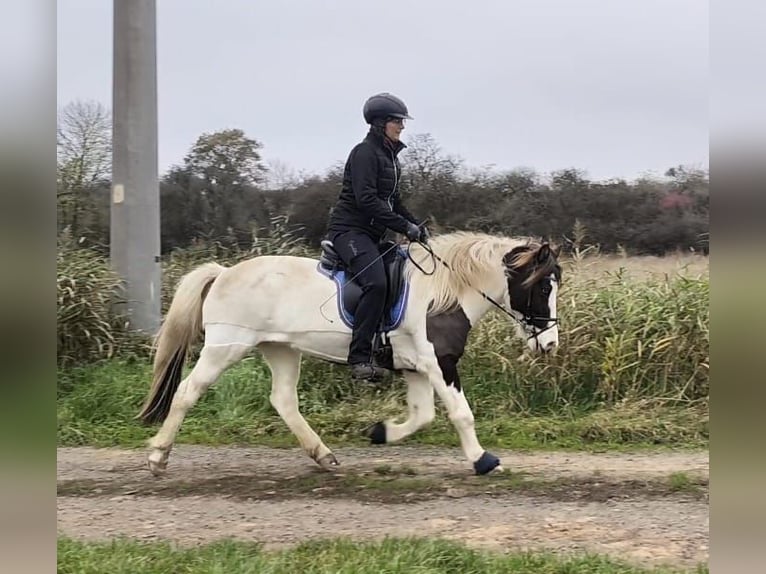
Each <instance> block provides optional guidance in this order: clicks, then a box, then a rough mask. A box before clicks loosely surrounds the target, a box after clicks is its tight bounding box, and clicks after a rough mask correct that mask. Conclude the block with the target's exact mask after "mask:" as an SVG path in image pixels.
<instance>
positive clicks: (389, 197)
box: [370, 152, 399, 225]
mask: <svg viewBox="0 0 766 574" xmlns="http://www.w3.org/2000/svg"><path fill="white" fill-rule="evenodd" d="M391 161H392V162H393V164H394V191H392V192H391V193H390V194H389V195H388V199H386V203H388V207H389V209H391V211H393V210H394V204H393V203H392V202H391V198H392V197H394V194H395V193H396V186H397V185H398V184H399V173H398V172H397V171H396V158H395V157H394V152H391ZM374 223H375V218H374V217H371V218H370V225H373V224H374Z"/></svg>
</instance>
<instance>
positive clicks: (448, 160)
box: [402, 134, 461, 194]
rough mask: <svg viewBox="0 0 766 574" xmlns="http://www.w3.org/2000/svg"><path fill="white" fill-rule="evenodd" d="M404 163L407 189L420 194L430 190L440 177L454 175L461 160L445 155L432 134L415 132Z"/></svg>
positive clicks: (409, 143) (409, 141)
mask: <svg viewBox="0 0 766 574" xmlns="http://www.w3.org/2000/svg"><path fill="white" fill-rule="evenodd" d="M402 164H403V167H404V172H405V174H404V177H405V184H406V185H405V187H406V188H407V191H409V192H410V193H413V194H419V193H426V192H427V191H429V190H430V189H431V188H432V187H433V185H434V182H435V179H436V178H438V177H441V178H442V179H444V178H446V179H449V178H452V177H454V176H455V174H456V173H457V171H458V169H459V168H460V165H461V162H460V160H458V159H457V158H454V157H452V156H447V155H444V154H443V153H442V149H441V147H440V146H439V144H437V143H436V140H435V139H434V138H433V137H432V136H431V134H413V135H412V137H411V138H409V139H408V141H407V149H406V150H405V151H404V152H403V153H402Z"/></svg>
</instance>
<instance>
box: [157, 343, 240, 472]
mask: <svg viewBox="0 0 766 574" xmlns="http://www.w3.org/2000/svg"><path fill="white" fill-rule="evenodd" d="M251 349H252V347H251V346H249V345H240V344H231V345H216V346H212V347H211V346H205V347H203V348H202V351H201V352H200V357H199V360H198V361H197V364H196V365H195V366H194V368H193V369H192V371H191V373H189V376H188V377H186V378H185V379H184V380H183V381H181V383H180V384H179V385H178V389H177V390H176V392H175V395H174V396H173V403H172V404H171V406H170V411H169V412H168V416H167V417H166V418H165V421H164V422H163V424H162V427H160V430H159V431H157V434H155V435H154V436H153V437H152V438H151V439H150V440H149V448H150V449H151V451H150V452H149V470H151V471H152V473H153V474H155V475H159V474H162V473H163V472H164V471H165V468H166V467H167V463H168V456H169V455H170V451H171V449H172V448H173V442H174V441H175V438H176V434H177V433H178V429H179V428H181V424H182V423H183V420H184V418H185V417H186V413H187V412H189V409H191V408H192V407H193V406H194V404H195V403H196V402H197V401H198V400H199V398H200V396H202V394H203V393H204V392H205V391H206V390H207V389H208V388H209V387H210V386H211V385H212V384H213V383H215V382H216V381H217V380H218V378H219V377H220V376H221V374H222V373H223V372H224V371H225V370H226V369H228V368H229V367H230V366H232V365H233V364H234V363H236V362H238V361H240V360H241V359H242V358H243V357H245V355H247V353H248V352H249V351H250V350H251Z"/></svg>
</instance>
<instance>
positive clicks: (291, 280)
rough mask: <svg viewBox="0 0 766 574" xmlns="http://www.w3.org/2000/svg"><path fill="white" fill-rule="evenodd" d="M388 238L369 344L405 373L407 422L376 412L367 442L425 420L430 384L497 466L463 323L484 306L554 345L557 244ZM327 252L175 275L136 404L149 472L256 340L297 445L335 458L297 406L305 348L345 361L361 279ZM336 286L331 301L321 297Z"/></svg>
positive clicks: (471, 447) (533, 348) (529, 347)
mask: <svg viewBox="0 0 766 574" xmlns="http://www.w3.org/2000/svg"><path fill="white" fill-rule="evenodd" d="M392 245H393V247H394V248H395V250H396V251H395V253H394V254H393V257H389V258H388V261H389V264H388V269H389V279H390V284H391V289H390V293H389V298H388V301H387V307H386V309H387V311H386V313H385V314H384V319H385V320H384V321H382V322H381V327H380V329H379V337H380V340H381V341H382V340H383V339H385V340H386V341H385V344H383V343H381V342H380V341H378V337H376V345H377V346H376V349H378V350H380V349H381V348H382V349H384V350H385V351H387V353H388V354H387V357H388V359H387V360H388V365H389V368H391V369H392V371H393V372H394V373H396V374H399V375H401V376H403V378H404V380H405V382H406V385H407V393H406V396H407V399H406V400H407V406H408V416H407V418H406V420H404V421H403V422H397V421H396V420H395V419H389V420H381V421H377V422H375V423H373V424H372V425H371V426H370V427H368V428H367V430H366V434H367V437H368V438H369V440H370V442H372V443H373V444H386V443H389V444H390V443H396V442H399V441H401V440H402V439H404V438H405V437H408V436H410V435H412V434H413V433H414V432H416V431H417V430H419V429H421V428H423V427H425V426H426V425H428V424H429V423H430V422H431V421H432V420H433V419H434V417H435V407H434V392H435V393H436V394H437V395H438V396H439V399H440V401H441V402H442V403H443V405H444V406H445V407H446V410H447V413H448V417H449V419H450V421H451V422H452V424H453V426H454V428H455V429H456V431H457V434H458V436H459V439H460V445H461V448H462V452H463V455H464V457H465V459H466V460H467V461H468V462H469V463H470V464H472V465H473V470H474V472H475V473H476V474H479V475H484V474H488V473H490V472H492V471H495V470H497V471H502V470H503V468H502V466H501V464H500V460H499V459H498V457H496V456H495V455H493V454H492V453H490V452H488V451H486V450H485V449H484V448H483V447H482V446H481V444H480V442H479V440H478V438H477V436H476V431H475V428H474V415H473V412H472V410H471V408H470V406H469V404H468V401H467V399H466V395H465V393H464V390H463V388H462V386H461V383H460V377H459V374H458V370H457V365H458V361H459V360H460V358H461V356H462V355H463V352H464V349H465V345H466V343H467V340H468V335H469V332H470V330H471V328H473V327H475V326H476V325H477V324H478V323H479V322H480V321H481V320H482V318H483V317H484V316H485V315H486V313H487V312H488V311H489V310H490V309H492V308H493V306H494V307H495V308H497V309H499V310H500V311H501V312H502V313H504V314H505V315H506V316H507V317H508V318H509V319H510V323H511V325H512V326H513V329H514V332H515V335H516V336H518V337H520V338H521V339H522V340H525V341H526V348H525V352H527V353H531V354H545V353H553V352H555V350H556V347H557V346H558V344H559V333H558V318H557V309H556V300H557V291H558V285H559V283H560V281H561V266H560V265H559V262H558V256H559V251H560V250H559V248H557V247H553V246H551V244H549V243H548V242H543V241H539V240H536V239H533V238H525V237H506V236H496V235H490V234H483V233H472V232H465V231H458V232H454V233H446V234H441V235H435V236H433V237H431V238H430V239H429V240H428V242H427V243H420V242H412V243H408V244H401V245H398V244H392ZM404 245H406V249H405V248H404ZM390 250H391V248H389V250H388V251H390ZM333 255H336V254H334V251H333V249H332V245H331V243H329V242H323V256H322V259H320V260H319V261H317V259H315V258H311V257H301V256H295V255H261V256H257V257H253V258H251V259H248V260H245V261H242V262H239V263H237V264H236V265H234V266H231V267H225V266H223V265H220V264H218V263H216V262H207V263H203V264H201V265H199V266H198V267H196V268H195V269H193V270H191V271H190V272H189V273H187V274H186V275H184V276H183V277H182V278H181V279H180V281H179V282H178V284H177V286H176V290H175V293H174V296H173V299H172V302H171V304H170V307H169V309H168V311H167V314H166V316H165V319H164V321H163V322H162V324H161V326H160V329H159V331H158V332H157V335H156V338H155V341H154V361H153V379H152V384H151V387H150V389H149V393H148V395H147V397H146V400H145V402H144V404H143V406H142V408H141V410H140V412H139V414H138V415H137V417H136V418H139V419H141V420H143V421H144V422H145V423H147V424H150V423H159V422H161V423H162V425H161V427H160V428H159V430H158V431H157V433H156V434H155V435H154V436H153V437H152V438H150V439H149V441H148V449H149V454H148V460H147V464H148V468H149V470H150V471H151V472H152V474H154V475H157V476H159V475H162V474H163V473H165V472H166V470H167V463H168V458H169V454H170V451H171V449H172V447H173V443H174V440H175V437H176V434H177V432H178V430H179V428H180V427H181V424H182V422H183V420H184V417H185V416H186V414H187V412H188V411H189V409H191V408H192V407H193V406H194V404H195V403H196V402H197V401H198V400H199V398H200V396H201V395H202V394H203V393H204V392H205V391H206V390H207V389H208V388H209V387H210V386H211V385H213V384H214V383H215V382H216V380H217V379H218V378H219V377H220V376H221V374H222V373H223V372H224V371H225V370H226V369H228V368H229V367H231V366H232V365H234V364H235V363H237V362H239V361H240V360H241V359H243V358H244V357H245V356H246V355H248V354H249V353H250V352H251V351H252V350H253V349H255V350H256V351H257V352H259V353H260V354H261V355H262V357H263V358H264V360H265V361H266V363H267V365H268V367H269V369H270V372H271V391H270V402H271V405H272V406H273V407H274V409H275V410H276V412H277V413H278V414H279V415H280V417H281V418H282V420H283V421H284V422H285V424H286V425H287V427H288V428H289V429H290V431H291V432H292V433H293V434H294V436H295V437H296V438H297V440H298V442H299V444H300V446H301V448H302V449H303V451H304V452H305V453H306V454H307V455H308V456H309V457H310V458H311V459H312V460H313V461H314V462H315V463H316V464H318V465H319V466H320V467H321V468H322V469H325V470H335V469H336V468H337V467H338V465H339V464H340V463H339V462H338V460H337V458H336V457H335V455H334V454H333V452H332V451H331V449H330V448H329V447H328V446H327V445H326V444H325V443H324V442H323V441H322V439H321V438H320V437H319V435H317V433H316V432H315V431H314V430H313V429H312V427H311V426H310V425H309V424H308V422H307V421H306V420H305V419H304V417H303V415H302V414H301V412H300V407H299V402H298V393H297V386H298V382H299V378H300V371H301V360H302V357H303V356H304V355H305V356H311V357H316V358H319V359H321V360H325V361H329V362H332V363H338V364H344V363H346V356H347V353H348V347H349V343H350V340H351V325H353V304H354V299H355V298H357V299H358V294H359V292H360V290H359V287H358V286H356V284H355V283H354V281H353V278H350V279H346V278H345V276H344V275H343V266H342V263H340V261H339V259H338V258H337V257H333ZM391 261H393V263H391ZM424 266H426V267H427V269H426V268H424ZM397 269H398V271H399V277H398V279H394V275H395V274H396V271H397ZM341 279H344V280H343V281H341ZM355 286H356V289H355V290H354V287H355ZM333 299H335V304H328V302H330V301H332V300H333ZM201 339H202V340H203V346H202V348H201V350H200V353H199V357H198V360H197V362H196V364H195V365H194V366H193V368H192V370H191V372H190V373H189V374H188V376H186V377H185V378H184V379H183V380H181V373H182V369H183V366H184V363H185V360H186V357H187V354H188V353H189V352H190V348H191V347H192V345H194V344H196V343H198V342H199V341H200V340H201Z"/></svg>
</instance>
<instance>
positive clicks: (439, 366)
mask: <svg viewBox="0 0 766 574" xmlns="http://www.w3.org/2000/svg"><path fill="white" fill-rule="evenodd" d="M429 346H430V345H429ZM421 370H422V372H423V373H424V374H425V375H426V376H427V377H428V381H429V382H430V384H431V386H432V387H433V388H434V390H435V391H436V393H437V394H438V395H439V398H440V399H441V401H442V403H444V406H445V407H446V409H447V413H448V415H449V418H450V420H451V421H452V424H453V425H454V426H455V429H456V430H457V433H458V436H459V437H460V445H461V447H462V449H463V454H464V455H465V457H466V458H467V459H468V460H469V461H470V462H471V463H472V464H473V468H474V470H475V471H476V474H487V473H489V472H491V471H493V470H495V469H497V470H502V469H501V467H500V459H499V458H497V457H496V456H495V455H493V454H491V453H490V452H488V451H486V450H484V448H483V447H482V446H481V444H480V443H479V439H478V437H477V436H476V428H475V427H474V416H473V411H472V410H471V407H470V405H469V404H468V400H467V399H466V397H465V394H464V393H463V389H462V387H461V385H460V378H459V376H458V374H457V357H451V356H449V355H448V356H444V357H440V358H439V359H437V358H436V357H435V356H434V354H433V351H432V350H430V349H427V348H425V349H423V351H422V366H421Z"/></svg>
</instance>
